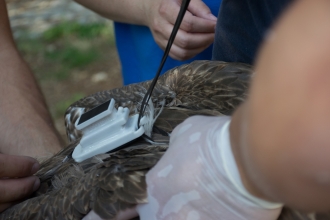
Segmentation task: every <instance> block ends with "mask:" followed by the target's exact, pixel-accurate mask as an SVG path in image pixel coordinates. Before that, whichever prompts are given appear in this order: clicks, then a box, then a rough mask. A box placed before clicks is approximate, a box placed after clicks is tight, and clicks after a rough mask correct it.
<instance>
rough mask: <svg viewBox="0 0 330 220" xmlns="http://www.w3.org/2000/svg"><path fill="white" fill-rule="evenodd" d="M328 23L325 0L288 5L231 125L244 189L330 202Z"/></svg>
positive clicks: (313, 204)
mask: <svg viewBox="0 0 330 220" xmlns="http://www.w3.org/2000/svg"><path fill="white" fill-rule="evenodd" d="M329 21H330V1H327V0H320V1H318V2H317V3H316V2H315V1H310V0H302V1H297V2H295V3H294V4H293V5H292V6H291V7H290V8H289V9H288V10H287V11H286V13H285V14H284V16H282V17H281V19H280V20H279V21H278V22H277V24H276V25H275V27H274V28H273V29H272V31H271V32H269V35H268V38H267V40H266V42H265V43H264V45H263V47H262V49H261V50H260V52H259V58H258V59H257V63H256V68H255V70H256V73H255V77H254V79H253V83H252V86H251V90H250V97H249V99H248V100H247V102H245V103H244V104H243V105H242V106H241V107H240V108H239V109H238V111H236V112H235V113H234V115H233V119H232V123H231V127H230V131H231V143H232V149H233V152H234V155H235V159H236V162H237V164H238V167H239V170H240V173H241V177H242V181H243V183H244V185H245V186H246V188H247V189H248V190H249V191H250V192H251V193H252V194H254V195H255V196H258V197H260V198H263V199H267V200H270V201H275V202H282V203H284V204H286V205H288V206H290V207H292V208H296V209H300V210H304V211H328V210H329V208H330V205H329V204H330V160H329V157H330V114H329V112H330V86H329V85H330V25H329Z"/></svg>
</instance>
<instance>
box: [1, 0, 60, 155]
mask: <svg viewBox="0 0 330 220" xmlns="http://www.w3.org/2000/svg"><path fill="white" fill-rule="evenodd" d="M0 33H1V34H0V42H1V43H0V152H1V153H4V154H15V155H28V156H32V157H43V156H49V155H52V154H54V153H56V152H57V151H58V150H60V140H59V138H58V135H57V133H56V131H55V129H54V127H53V124H52V120H51V117H50V115H49V113H48V110H47V107H46V104H45V101H44V98H43V96H42V94H41V92H40V89H39V87H38V85H37V83H36V81H35V79H34V77H33V75H32V73H31V71H30V69H29V68H28V66H27V65H26V63H25V62H24V61H23V59H22V58H21V56H20V55H19V53H18V51H17V49H16V46H15V44H14V41H13V38H12V35H11V31H10V27H9V22H8V16H7V10H6V4H5V1H4V0H0Z"/></svg>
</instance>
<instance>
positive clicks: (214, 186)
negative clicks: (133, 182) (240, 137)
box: [138, 116, 281, 220]
mask: <svg viewBox="0 0 330 220" xmlns="http://www.w3.org/2000/svg"><path fill="white" fill-rule="evenodd" d="M229 123H230V118H229V117H205V116H195V117H191V118H189V119H187V120H186V121H185V122H183V123H182V124H180V125H179V126H177V127H176V128H175V129H174V131H173V133H172V135H171V139H170V147H169V149H168V151H167V152H166V153H165V155H164V156H163V157H162V159H161V160H160V161H159V162H158V163H157V165H156V166H155V167H154V168H153V169H152V170H151V171H149V173H148V174H147V186H148V203H147V204H143V205H139V206H138V212H139V214H140V218H141V219H229V220H230V219H235V220H237V219H269V220H271V219H277V217H278V215H279V213H280V211H281V204H275V203H271V202H267V201H264V200H261V199H259V198H256V197H254V196H253V195H251V194H250V193H249V192H248V191H247V190H246V189H245V187H244V186H243V183H242V181H241V178H240V174H239V171H238V169H237V165H236V162H235V159H234V156H233V153H232V152H231V147H230V139H229Z"/></svg>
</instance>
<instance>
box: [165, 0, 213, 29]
mask: <svg viewBox="0 0 330 220" xmlns="http://www.w3.org/2000/svg"><path fill="white" fill-rule="evenodd" d="M179 10H180V5H179V4H178V3H177V2H176V3H172V4H166V1H162V2H161V5H160V7H159V14H160V15H161V16H162V17H163V19H165V20H166V21H167V22H168V23H170V24H172V25H174V24H175V21H176V19H177V16H178V14H179ZM205 17H207V16H205ZM215 25H216V19H215V20H212V19H207V18H201V17H198V16H194V15H193V14H192V13H191V12H189V11H187V12H186V13H185V16H184V18H183V20H182V23H181V25H180V29H182V30H184V31H187V32H200V33H214V30H215Z"/></svg>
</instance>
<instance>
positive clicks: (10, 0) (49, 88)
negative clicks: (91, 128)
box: [7, 0, 122, 140]
mask: <svg viewBox="0 0 330 220" xmlns="http://www.w3.org/2000/svg"><path fill="white" fill-rule="evenodd" d="M7 8H8V12H9V16H10V22H11V27H12V31H13V33H14V36H15V39H16V42H17V44H18V47H19V50H20V51H21V53H22V55H23V57H24V59H25V60H26V62H27V63H28V64H29V66H30V67H31V69H32V70H33V72H34V74H35V76H36V79H37V80H38V82H39V85H40V87H41V89H42V92H43V94H44V96H45V98H46V101H47V104H48V106H49V110H50V112H51V114H52V117H53V119H54V123H55V126H56V128H57V129H58V130H59V132H60V133H61V135H62V136H63V139H65V140H66V135H65V128H64V119H63V114H64V111H65V109H66V108H67V107H68V106H69V105H70V104H72V103H73V102H74V101H76V100H78V99H80V98H82V97H84V96H86V95H89V94H92V93H95V92H97V91H101V90H107V89H112V88H115V87H120V86H122V78H121V70H120V63H119V60H118V55H117V51H116V47H115V43H114V37H113V30H112V29H113V27H112V22H109V21H106V20H105V19H103V18H101V17H100V16H98V15H96V14H95V13H92V12H90V11H88V10H86V9H84V8H83V7H81V6H79V5H77V4H76V3H75V2H74V1H71V0H49V1H44V0H31V1H24V0H7ZM61 24H64V25H62V26H60V28H57V29H56V28H54V27H56V26H57V25H61ZM71 24H76V26H74V27H76V28H72V26H70V25H71ZM94 24H96V26H97V25H98V24H101V26H100V28H98V29H96V30H97V31H99V32H97V33H100V34H93V33H94V32H95V27H94V26H93V25H94ZM47 30H51V31H50V32H49V33H50V35H49V33H48V32H47ZM68 30H69V32H68ZM82 31H83V32H82ZM104 31H106V33H105V34H104ZM45 32H47V33H48V35H47V34H46V35H45ZM58 33H62V35H60V36H57V35H56V34H58ZM68 33H69V34H68ZM79 33H80V34H79ZM86 34H87V35H88V36H87V37H86ZM45 36H46V37H45ZM47 36H48V38H47ZM49 36H50V37H49Z"/></svg>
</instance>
